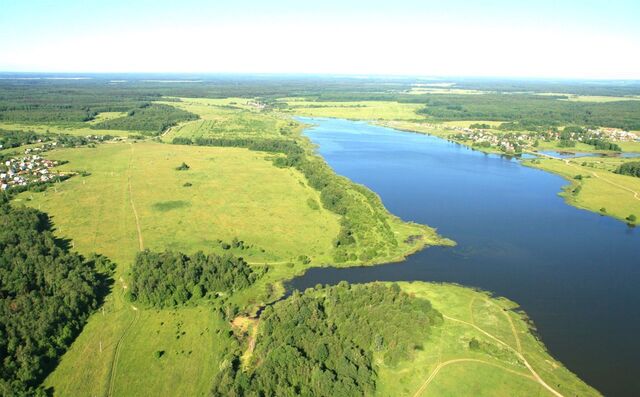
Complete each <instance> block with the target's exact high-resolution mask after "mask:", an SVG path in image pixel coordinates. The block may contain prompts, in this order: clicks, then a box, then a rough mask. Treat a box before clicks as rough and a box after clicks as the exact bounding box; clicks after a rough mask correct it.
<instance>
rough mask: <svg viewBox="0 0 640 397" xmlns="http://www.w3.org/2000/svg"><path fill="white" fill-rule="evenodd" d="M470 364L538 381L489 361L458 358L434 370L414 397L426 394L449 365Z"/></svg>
mask: <svg viewBox="0 0 640 397" xmlns="http://www.w3.org/2000/svg"><path fill="white" fill-rule="evenodd" d="M468 362H472V363H481V364H486V365H491V366H492V367H496V368H500V369H502V370H505V371H507V372H511V373H512V374H515V375H519V376H522V377H525V378H527V379H531V380H533V381H536V379H535V378H534V377H533V376H532V375H527V374H523V373H522V372H518V371H516V370H513V369H511V368H506V367H503V366H501V365H498V364H495V363H492V362H489V361H484V360H479V359H477V358H456V359H453V360H449V361H445V362H442V363H440V364H438V365H437V366H436V367H435V368H434V370H433V372H431V374H430V375H429V377H428V378H427V380H425V381H424V383H423V384H422V386H420V388H419V389H418V390H417V391H416V392H415V393H414V394H413V397H418V396H420V395H422V393H424V391H425V390H426V389H427V386H429V383H431V381H433V380H434V379H435V377H436V375H438V372H440V370H441V369H442V368H444V367H446V366H447V365H451V364H457V363H468Z"/></svg>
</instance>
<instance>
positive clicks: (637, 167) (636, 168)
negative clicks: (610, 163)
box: [616, 161, 640, 178]
mask: <svg viewBox="0 0 640 397" xmlns="http://www.w3.org/2000/svg"><path fill="white" fill-rule="evenodd" d="M616 173H618V174H620V175H629V176H635V177H637V178H640V161H630V162H628V163H624V164H622V165H621V166H619V167H618V169H617V170H616Z"/></svg>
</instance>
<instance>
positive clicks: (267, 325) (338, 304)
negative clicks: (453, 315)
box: [212, 282, 442, 397]
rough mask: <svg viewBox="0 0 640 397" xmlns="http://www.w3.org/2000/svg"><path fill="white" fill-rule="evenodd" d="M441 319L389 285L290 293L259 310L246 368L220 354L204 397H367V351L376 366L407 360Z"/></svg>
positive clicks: (371, 378) (372, 383) (372, 375)
mask: <svg viewBox="0 0 640 397" xmlns="http://www.w3.org/2000/svg"><path fill="white" fill-rule="evenodd" d="M441 322H442V315H441V314H440V313H439V312H437V311H436V310H435V309H433V307H432V306H431V304H430V302H429V301H427V300H425V299H419V298H414V297H411V296H409V295H408V294H406V293H404V292H402V291H401V290H400V288H399V287H398V286H397V285H392V286H391V287H387V286H386V285H384V284H365V285H353V286H351V285H349V284H348V283H346V282H341V283H340V284H339V285H337V286H333V287H326V288H317V289H315V290H307V291H306V292H305V293H304V294H300V293H299V292H297V291H296V292H294V294H293V295H292V296H291V297H289V298H287V299H286V300H284V301H281V302H278V303H276V304H274V305H273V306H269V307H267V308H266V309H265V310H264V312H263V313H262V315H261V316H260V326H259V330H258V335H257V337H256V341H257V342H256V345H255V349H254V351H253V355H252V357H251V361H250V362H249V363H248V364H249V365H247V368H248V369H241V368H240V359H239V357H240V355H241V352H240V351H238V352H236V353H235V354H232V355H230V356H229V357H227V359H226V360H225V361H224V362H225V366H224V367H222V368H221V369H220V371H219V372H218V374H217V375H216V376H215V379H214V385H213V390H212V396H215V397H218V396H220V397H222V396H225V397H226V396H243V395H249V394H250V395H258V396H296V395H301V396H367V395H373V394H374V392H375V388H376V381H377V369H376V366H377V364H376V363H375V362H374V359H373V358H374V353H375V354H377V355H379V357H380V358H382V360H383V365H389V366H393V365H396V364H397V363H399V362H401V361H403V360H409V359H411V357H412V355H413V353H414V352H415V351H416V350H421V349H423V348H424V346H423V343H425V340H427V337H428V335H429V334H430V333H431V330H432V327H433V326H434V325H437V324H440V323H441ZM238 350H239V349H238Z"/></svg>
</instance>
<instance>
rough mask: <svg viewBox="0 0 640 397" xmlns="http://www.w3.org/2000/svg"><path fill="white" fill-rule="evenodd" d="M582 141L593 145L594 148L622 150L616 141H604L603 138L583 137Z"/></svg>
mask: <svg viewBox="0 0 640 397" xmlns="http://www.w3.org/2000/svg"><path fill="white" fill-rule="evenodd" d="M583 142H584V143H586V144H587V145H593V147H595V148H596V150H612V151H614V152H621V151H622V148H621V147H620V145H618V144H617V143H613V142H609V141H605V140H603V139H598V138H592V139H585V140H584V141H583Z"/></svg>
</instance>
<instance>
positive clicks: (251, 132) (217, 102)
mask: <svg viewBox="0 0 640 397" xmlns="http://www.w3.org/2000/svg"><path fill="white" fill-rule="evenodd" d="M248 103H251V101H249V100H247V99H242V98H228V99H190V98H182V99H181V102H166V104H171V105H172V106H176V107H178V108H180V109H183V110H186V111H188V112H191V113H195V114H197V115H199V116H200V120H194V121H189V122H185V123H180V124H179V125H177V126H175V127H172V128H171V129H169V131H167V133H166V134H164V135H163V140H164V141H165V142H171V141H172V140H173V138H175V137H188V138H192V139H195V138H200V137H204V138H222V137H224V138H228V137H251V136H253V137H255V136H260V137H277V138H282V137H286V136H288V135H291V134H292V127H293V125H292V122H291V120H290V119H288V118H286V117H283V116H279V115H277V114H276V113H266V112H259V111H257V110H256V108H255V107H253V106H250V105H248Z"/></svg>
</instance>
